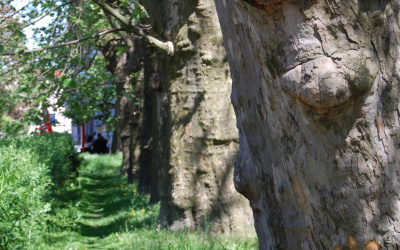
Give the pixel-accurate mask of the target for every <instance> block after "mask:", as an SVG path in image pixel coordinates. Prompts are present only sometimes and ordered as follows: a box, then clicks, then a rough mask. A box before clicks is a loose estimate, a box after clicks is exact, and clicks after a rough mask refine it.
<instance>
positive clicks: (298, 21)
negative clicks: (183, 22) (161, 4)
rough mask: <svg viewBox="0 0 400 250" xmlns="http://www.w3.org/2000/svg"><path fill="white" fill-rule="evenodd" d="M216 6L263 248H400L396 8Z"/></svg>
mask: <svg viewBox="0 0 400 250" xmlns="http://www.w3.org/2000/svg"><path fill="white" fill-rule="evenodd" d="M215 2H216V5H217V10H218V14H219V18H220V22H221V27H222V31H223V34H224V42H225V47H226V50H227V54H228V59H229V64H230V68H231V73H232V78H233V90H232V102H233V104H234V108H235V112H236V116H237V119H238V128H239V136H240V153H239V157H238V159H237V160H236V164H235V177H234V180H235V186H236V188H237V190H238V191H239V192H241V193H242V194H244V195H245V196H246V197H247V198H248V199H249V200H250V204H251V207H252V209H253V212H254V219H255V227H256V231H257V234H258V237H259V243H260V249H363V248H366V249H381V248H382V249H398V248H399V246H400V234H399V232H400V213H399V212H398V211H399V209H400V198H399V197H400V191H399V190H400V183H399V178H400V165H399V164H400V159H399V157H400V152H399V151H400V150H399V148H400V137H399V132H400V130H399V128H400V125H399V94H400V93H399V78H400V71H399V66H400V64H399V63H400V61H399V53H400V46H399V45H400V38H399V33H400V30H399V2H398V1H389V0H387V1H385V0H381V1H361V0H352V1H347V0H346V1H344V0H335V1H332V0H315V1H299V0H296V1H295V0H293V1H289V0H287V1H258V0H247V1H243V0H232V1H231V0H216V1H215Z"/></svg>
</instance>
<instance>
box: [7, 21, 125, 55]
mask: <svg viewBox="0 0 400 250" xmlns="http://www.w3.org/2000/svg"><path fill="white" fill-rule="evenodd" d="M123 30H125V29H122V28H120V29H112V30H105V31H102V32H99V33H97V34H94V35H91V36H87V37H84V38H81V39H77V40H73V41H69V42H66V43H62V44H56V45H53V46H47V47H44V48H38V49H32V50H23V51H21V52H19V53H2V54H0V56H15V55H20V54H26V53H33V52H38V51H43V50H47V49H56V48H59V47H64V46H68V45H72V44H77V43H81V42H84V41H86V40H89V39H93V38H97V37H100V36H104V35H106V34H108V33H113V32H118V31H123Z"/></svg>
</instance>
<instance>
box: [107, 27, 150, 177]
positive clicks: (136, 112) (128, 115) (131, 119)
mask: <svg viewBox="0 0 400 250" xmlns="http://www.w3.org/2000/svg"><path fill="white" fill-rule="evenodd" d="M143 44H144V42H143V41H142V40H141V39H140V38H137V37H134V36H131V35H126V34H125V35H123V36H121V37H117V36H111V35H110V36H109V42H108V43H106V44H105V45H103V46H102V52H103V54H104V56H105V57H106V59H107V62H108V63H107V68H108V70H109V71H110V72H112V73H113V74H114V75H116V80H115V85H116V90H117V103H116V117H117V118H118V123H117V128H116V131H115V133H116V134H117V135H118V136H119V141H120V146H121V151H122V155H123V164H122V167H121V175H126V174H127V175H128V182H129V183H133V182H134V181H137V180H138V175H139V173H138V172H139V163H138V158H139V152H140V136H141V112H142V107H141V103H140V100H141V98H142V95H143V64H144V58H145V57H144V55H145V49H144V48H145V47H144V45H143ZM126 47H128V48H129V49H128V50H127V51H125V52H124V53H122V54H118V48H126Z"/></svg>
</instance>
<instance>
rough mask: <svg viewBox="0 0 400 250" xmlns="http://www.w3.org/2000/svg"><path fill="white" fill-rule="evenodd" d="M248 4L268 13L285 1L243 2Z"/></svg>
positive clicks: (261, 0) (254, 0)
mask: <svg viewBox="0 0 400 250" xmlns="http://www.w3.org/2000/svg"><path fill="white" fill-rule="evenodd" d="M244 1H245V2H248V3H249V4H250V5H252V6H254V7H256V8H258V9H263V10H265V11H267V12H268V13H270V12H272V11H274V10H276V9H277V8H279V7H280V6H281V5H282V4H283V3H284V2H287V0H244Z"/></svg>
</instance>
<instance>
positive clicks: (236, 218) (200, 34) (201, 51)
mask: <svg viewBox="0 0 400 250" xmlns="http://www.w3.org/2000/svg"><path fill="white" fill-rule="evenodd" d="M142 3H143V5H144V6H145V8H146V10H147V11H148V13H149V15H150V17H153V30H154V31H155V32H156V33H158V34H161V36H162V37H161V40H170V41H172V42H173V44H174V45H175V52H174V55H173V56H172V57H168V56H167V55H165V54H162V53H157V54H156V57H155V59H154V61H153V63H152V67H153V71H152V72H148V73H149V74H151V86H152V89H153V91H154V95H155V96H154V103H155V105H154V111H153V112H154V120H155V121H156V128H155V129H154V134H153V138H152V140H153V141H152V145H153V148H152V150H153V164H155V165H156V166H158V167H159V174H160V178H161V181H160V198H161V211H160V220H161V221H162V222H165V223H166V224H167V225H168V226H169V227H170V228H171V229H172V230H180V229H185V228H189V229H192V230H193V229H195V228H196V227H198V226H201V225H203V223H204V222H205V221H206V220H211V221H212V222H213V226H214V228H213V229H214V231H222V232H236V233H238V234H243V233H251V231H252V230H249V226H250V225H251V224H252V223H253V222H252V216H251V210H250V208H249V207H248V201H247V200H246V199H245V198H244V197H243V196H241V195H240V194H238V193H237V192H236V191H235V189H234V185H233V181H232V176H233V162H234V159H235V158H236V155H237V149H238V134H237V129H236V127H235V124H236V122H235V116H234V111H233V108H232V106H231V104H230V100H229V94H230V91H231V79H230V76H229V70H228V63H227V61H226V56H225V51H224V48H223V44H222V34H221V31H220V28H219V24H218V19H217V15H216V11H215V6H214V3H213V1H212V0H200V1H197V0H196V1H194V0H189V1H178V0H172V1H150V0H143V1H142ZM146 72H147V71H146Z"/></svg>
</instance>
